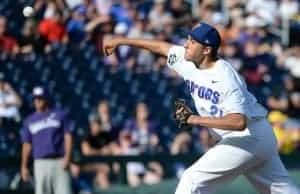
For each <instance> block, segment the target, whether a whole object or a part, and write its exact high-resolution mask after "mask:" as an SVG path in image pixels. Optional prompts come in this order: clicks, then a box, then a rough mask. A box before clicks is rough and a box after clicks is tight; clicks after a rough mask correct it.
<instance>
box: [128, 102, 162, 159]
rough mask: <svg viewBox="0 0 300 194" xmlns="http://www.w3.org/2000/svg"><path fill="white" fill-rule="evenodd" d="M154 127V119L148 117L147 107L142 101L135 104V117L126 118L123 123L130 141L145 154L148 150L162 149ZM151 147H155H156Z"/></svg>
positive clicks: (156, 150) (157, 150)
mask: <svg viewBox="0 0 300 194" xmlns="http://www.w3.org/2000/svg"><path fill="white" fill-rule="evenodd" d="M155 127H156V126H155V123H154V121H153V120H150V118H149V112H148V107H147V105H146V104H145V103H143V102H140V103H138V104H137V105H136V108H135V117H134V118H133V119H130V120H128V121H127V122H126V124H125V129H128V130H130V133H131V136H132V141H133V142H134V143H135V144H136V145H137V146H138V148H139V150H140V152H141V153H146V154H147V152H146V151H149V150H152V151H155V152H156V153H159V152H161V151H162V148H161V147H160V145H159V137H158V135H157V133H156V132H155ZM153 143H154V144H153ZM152 147H156V149H153V148H152Z"/></svg>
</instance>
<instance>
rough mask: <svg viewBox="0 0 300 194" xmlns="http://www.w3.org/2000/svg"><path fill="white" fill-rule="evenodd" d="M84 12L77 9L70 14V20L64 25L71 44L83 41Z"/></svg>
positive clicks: (81, 9)
mask: <svg viewBox="0 0 300 194" xmlns="http://www.w3.org/2000/svg"><path fill="white" fill-rule="evenodd" d="M85 20H86V17H85V10H84V9H83V8H77V9H75V10H74V11H73V12H72V15H71V19H70V20H69V21H68V23H67V25H66V29H67V32H68V33H69V38H70V40H71V41H73V42H81V41H83V40H84V39H85V36H86V34H85Z"/></svg>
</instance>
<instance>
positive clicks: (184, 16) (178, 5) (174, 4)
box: [168, 0, 192, 26]
mask: <svg viewBox="0 0 300 194" xmlns="http://www.w3.org/2000/svg"><path fill="white" fill-rule="evenodd" d="M168 10H169V11H170V13H171V15H172V17H173V18H176V20H174V23H175V25H177V26H181V25H186V24H187V23H188V22H190V21H191V19H192V15H191V11H190V10H191V7H190V4H188V3H187V1H184V0H171V1H170V3H169V6H168Z"/></svg>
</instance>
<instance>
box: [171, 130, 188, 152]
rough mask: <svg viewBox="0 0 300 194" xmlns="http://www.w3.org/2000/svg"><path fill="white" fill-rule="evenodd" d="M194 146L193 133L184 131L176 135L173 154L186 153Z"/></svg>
mask: <svg viewBox="0 0 300 194" xmlns="http://www.w3.org/2000/svg"><path fill="white" fill-rule="evenodd" d="M192 148H193V142H192V137H191V135H190V134H189V133H188V132H186V131H184V132H181V133H179V134H177V135H176V137H175V138H174V140H173V142H172V145H171V148H170V150H171V154H174V155H175V154H186V153H189V152H190V150H192Z"/></svg>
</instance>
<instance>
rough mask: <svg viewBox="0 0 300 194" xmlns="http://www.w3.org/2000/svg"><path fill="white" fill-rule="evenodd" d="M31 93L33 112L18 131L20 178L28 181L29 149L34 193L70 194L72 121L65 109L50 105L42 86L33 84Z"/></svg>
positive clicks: (47, 95)
mask: <svg viewBox="0 0 300 194" xmlns="http://www.w3.org/2000/svg"><path fill="white" fill-rule="evenodd" d="M33 96H34V107H35V112H34V113H33V114H31V115H30V116H28V117H27V118H26V119H25V120H24V124H23V128H22V130H21V137H22V142H23V145H22V161H21V177H22V179H23V180H24V181H25V182H27V181H28V180H29V176H30V175H29V160H30V155H31V152H32V155H33V158H34V162H33V163H34V164H33V166H34V170H33V171H34V178H35V193H36V194H50V193H55V194H60V193H65V194H71V193H72V191H71V190H72V189H71V179H70V175H69V171H68V169H69V165H70V162H71V154H72V142H73V138H72V134H71V132H72V124H71V122H70V121H69V119H68V117H67V115H66V113H65V112H64V111H62V110H59V109H53V108H52V107H51V104H50V101H49V98H50V96H49V94H48V92H47V91H46V90H45V88H43V87H39V86H38V87H35V88H34V89H33Z"/></svg>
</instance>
